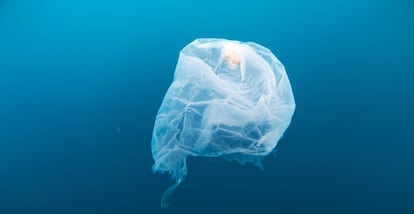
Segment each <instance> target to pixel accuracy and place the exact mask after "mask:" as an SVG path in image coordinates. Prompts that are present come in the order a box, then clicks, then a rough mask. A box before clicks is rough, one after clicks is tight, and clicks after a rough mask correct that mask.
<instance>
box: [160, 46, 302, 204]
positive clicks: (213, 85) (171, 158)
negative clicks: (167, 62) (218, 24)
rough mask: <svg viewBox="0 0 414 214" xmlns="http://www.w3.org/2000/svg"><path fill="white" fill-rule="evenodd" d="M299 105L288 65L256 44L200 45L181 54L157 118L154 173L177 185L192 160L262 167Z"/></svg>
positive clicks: (190, 47) (166, 192) (169, 191)
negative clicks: (209, 159)
mask: <svg viewBox="0 0 414 214" xmlns="http://www.w3.org/2000/svg"><path fill="white" fill-rule="evenodd" d="M294 110H295V101H294V97H293V93H292V89H291V86H290V83H289V79H288V76H287V74H286V71H285V69H284V66H283V65H282V64H281V62H280V61H279V60H278V59H277V58H276V57H275V55H273V54H272V53H271V51H270V50H268V49H267V48H265V47H263V46H261V45H258V44H256V43H253V42H239V41H232V40H225V39H196V40H194V41H193V42H191V43H190V44H188V45H187V46H186V47H184V49H183V50H182V51H181V52H180V56H179V59H178V63H177V67H176V70H175V75H174V81H173V82H172V84H171V86H170V88H169V89H168V91H167V93H166V95H165V97H164V100H163V102H162V104H161V107H160V109H159V111H158V114H157V117H156V121H155V126H154V132H153V138H152V155H153V158H154V161H155V163H154V165H153V171H154V172H168V173H169V174H170V175H171V177H172V179H173V180H174V181H175V184H174V185H173V186H171V187H170V188H169V189H168V190H167V191H165V192H164V195H163V197H162V200H161V206H162V207H166V206H167V203H166V198H167V197H168V196H169V195H170V194H171V193H172V192H173V191H174V189H175V188H176V187H177V186H178V185H179V184H180V183H181V182H182V181H183V179H184V178H185V176H186V175H187V166H186V158H187V157H189V156H205V157H218V156H222V157H224V158H227V159H230V160H238V161H239V162H240V163H245V162H251V163H253V164H257V165H259V166H260V163H261V160H262V159H263V157H264V156H265V155H267V154H269V153H270V152H272V150H273V149H274V148H275V147H276V144H277V142H278V141H279V139H280V138H281V137H282V135H283V133H284V131H285V130H286V129H287V127H288V126H289V124H290V121H291V118H292V115H293V112H294Z"/></svg>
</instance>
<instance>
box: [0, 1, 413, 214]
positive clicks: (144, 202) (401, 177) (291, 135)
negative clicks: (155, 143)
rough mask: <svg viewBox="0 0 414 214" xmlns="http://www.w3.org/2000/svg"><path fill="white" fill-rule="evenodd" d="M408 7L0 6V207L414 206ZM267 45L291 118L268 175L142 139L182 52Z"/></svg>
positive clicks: (2, 212) (267, 164)
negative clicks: (157, 164) (173, 163)
mask: <svg viewBox="0 0 414 214" xmlns="http://www.w3.org/2000/svg"><path fill="white" fill-rule="evenodd" d="M413 9H414V3H412V1H408V0H406V1H404V0H400V1H398V0H396V1H386V0H377V1H373V0H372V1H369V0H365V1H364V0H362V1H357V0H353V1H351V0H350V1H338V0H330V1H328V0H326V1H323V0H316V1H305V0H302V1H299V0H281V1H277V0H274V1H270V0H269V1H261V0H257V1H240V0H239V1H235V0H229V1H221V0H210V1H180V0H176V1H173V0H170V1H167V0H155V1H139V0H135V1H132V0H119V1H97V0H82V1H80V0H72V1H66V0H65V1H63V0H62V1H52V0H37V1H29V0H0V214H15V213H16V214H17V213H31V214H32V213H41V214H49V213H51V214H56V213H59V214H66V213H68V214H69V213H122V214H127V213H139V214H146V213H177V214H184V213H301V214H303V213H318V214H320V213H330V214H331V213H414V125H413V121H414V52H413V51H414V13H413ZM206 37H215V38H227V39H235V40H241V41H253V42H257V43H259V44H262V45H264V46H265V47H267V48H269V49H270V50H272V52H273V53H274V54H275V55H276V56H277V57H278V58H279V60H280V61H281V62H282V63H283V64H284V65H285V67H286V70H287V73H288V76H289V79H290V81H291V84H292V88H293V92H294V95H295V99H296V104H297V108H296V112H295V115H294V117H293V120H292V123H291V125H290V127H289V128H288V130H287V131H286V133H285V135H284V137H283V138H282V139H281V140H280V141H279V144H278V146H277V151H276V152H275V153H274V154H271V155H269V156H267V157H266V158H265V159H264V162H263V167H264V170H263V171H261V170H260V169H259V168H258V167H254V166H251V165H245V166H241V165H239V164H238V163H236V162H227V161H224V160H222V159H220V158H218V159H210V158H189V159H188V176H187V178H186V181H185V182H184V183H182V185H181V186H180V187H179V188H178V189H177V190H176V191H175V192H174V193H173V195H172V196H171V197H170V198H169V202H170V203H171V206H170V207H169V208H168V209H165V210H163V209H161V208H160V198H161V194H162V192H163V191H164V190H165V189H166V188H167V187H169V186H170V185H171V184H172V181H171V180H170V178H169V176H168V175H160V174H153V173H152V171H151V166H152V164H153V159H152V156H151V147H150V143H151V135H152V129H153V125H154V121H155V116H156V114H157V111H158V108H159V106H160V104H161V102H162V99H163V96H164V94H165V92H166V91H167V89H168V87H169V85H170V83H171V81H172V78H173V74H174V69H175V65H176V62H177V59H178V54H179V51H180V50H181V48H183V47H184V46H185V45H186V44H188V43H189V42H191V41H192V40H194V39H196V38H206Z"/></svg>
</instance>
